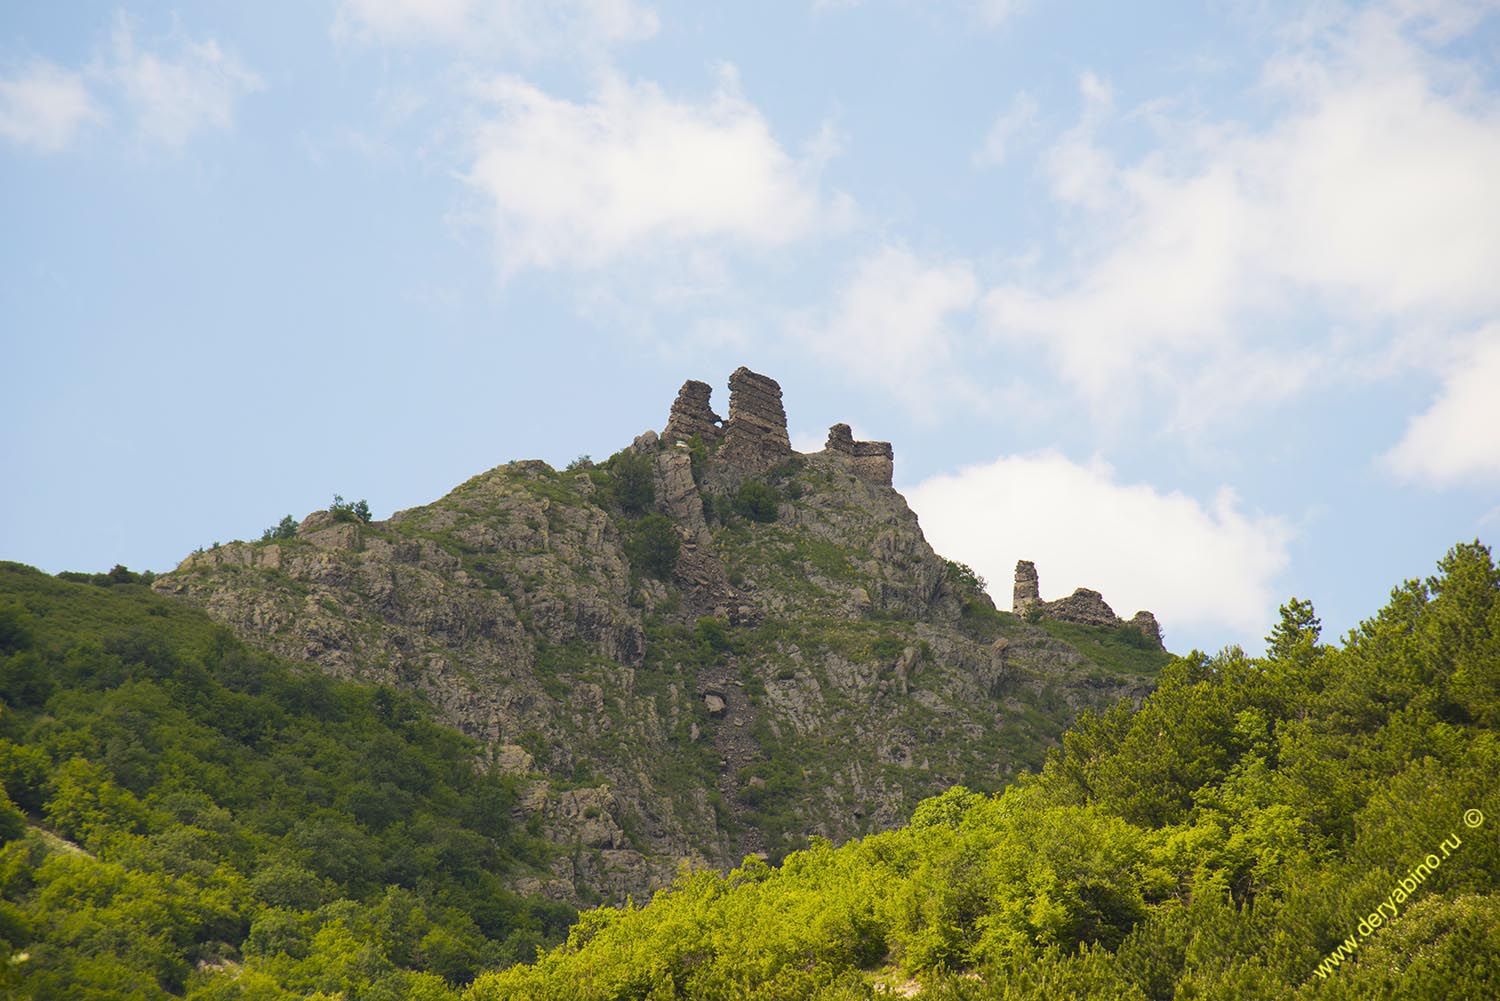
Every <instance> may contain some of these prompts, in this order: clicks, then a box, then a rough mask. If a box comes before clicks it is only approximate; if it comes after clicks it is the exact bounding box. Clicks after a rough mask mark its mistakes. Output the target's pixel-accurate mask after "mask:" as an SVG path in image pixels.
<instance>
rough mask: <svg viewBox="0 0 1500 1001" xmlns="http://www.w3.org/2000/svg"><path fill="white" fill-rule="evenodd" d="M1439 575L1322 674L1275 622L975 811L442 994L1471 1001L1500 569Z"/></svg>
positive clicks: (695, 889)
mask: <svg viewBox="0 0 1500 1001" xmlns="http://www.w3.org/2000/svg"><path fill="white" fill-rule="evenodd" d="M1439 570H1440V572H1439V574H1438V575H1437V576H1436V577H1433V578H1431V579H1429V580H1428V581H1426V582H1425V583H1423V582H1417V581H1411V582H1408V583H1407V584H1405V585H1403V586H1402V587H1400V588H1398V589H1397V590H1396V591H1395V592H1394V593H1393V594H1392V597H1391V601H1390V603H1389V605H1388V606H1387V607H1386V608H1385V609H1384V610H1382V611H1381V612H1380V613H1379V614H1378V615H1377V616H1376V617H1375V618H1373V619H1371V620H1369V621H1368V622H1366V623H1364V624H1363V625H1361V626H1360V627H1359V628H1358V629H1356V630H1354V631H1353V632H1352V633H1351V634H1350V635H1349V637H1348V638H1347V641H1346V643H1345V645H1344V647H1343V648H1342V649H1331V648H1329V647H1326V646H1323V645H1321V644H1320V643H1319V637H1318V627H1317V620H1316V619H1315V618H1314V617H1313V615H1312V610H1311V607H1310V606H1308V605H1306V604H1305V603H1301V602H1295V601H1294V602H1292V603H1291V604H1289V605H1288V606H1286V608H1285V609H1284V610H1283V621H1282V622H1281V623H1280V624H1279V625H1278V626H1277V627H1276V629H1275V630H1274V631H1273V633H1272V635H1271V637H1269V639H1270V646H1269V652H1268V656H1267V657H1265V658H1263V659H1249V658H1246V657H1244V656H1243V655H1242V654H1240V653H1239V652H1238V651H1235V650H1229V651H1226V652H1224V653H1222V654H1220V655H1219V656H1217V657H1213V658H1209V657H1205V656H1202V655H1199V654H1194V655H1192V656H1189V657H1186V658H1182V659H1180V660H1178V661H1176V662H1175V663H1174V664H1172V665H1171V666H1170V667H1169V668H1168V669H1167V671H1166V672H1164V674H1163V676H1162V679H1161V685H1160V688H1159V689H1158V691H1157V692H1156V693H1155V694H1153V695H1152V696H1151V697H1150V698H1149V699H1147V700H1146V702H1145V704H1144V705H1143V706H1142V707H1141V708H1140V710H1139V711H1138V712H1132V711H1131V710H1130V708H1129V707H1128V706H1124V705H1122V706H1121V707H1119V708H1118V709H1115V710H1112V711H1109V712H1107V713H1105V714H1103V715H1102V716H1090V717H1086V718H1085V719H1083V720H1082V721H1080V723H1079V724H1078V725H1077V726H1076V727H1074V728H1073V729H1072V730H1071V731H1070V732H1069V734H1068V735H1067V737H1066V738H1065V740H1064V743H1063V747H1062V749H1061V750H1060V751H1059V752H1058V753H1055V754H1054V755H1053V756H1052V757H1051V758H1050V760H1049V761H1048V762H1047V765H1046V767H1045V769H1044V770H1043V771H1042V772H1041V773H1040V774H1039V775H1036V776H1031V777H1026V778H1023V779H1021V780H1020V781H1017V782H1016V783H1014V784H1012V785H1011V786H1010V787H1009V788H1007V789H1006V790H1005V791H1004V792H1002V793H1000V794H998V795H996V796H993V797H987V796H982V795H978V794H975V793H970V792H968V791H966V790H964V789H962V788H957V789H953V790H951V791H949V792H948V793H946V794H945V795H943V796H940V797H938V798H936V799H930V800H928V801H926V802H924V803H923V804H922V805H921V806H920V807H919V808H918V809H917V810H916V812H915V814H914V816H913V817H912V820H911V823H910V824H909V825H908V826H906V827H904V828H901V829H899V830H894V831H890V832H886V833H882V834H876V835H872V836H869V837H866V838H864V839H863V840H861V841H857V842H851V843H849V844H846V845H844V846H842V847H838V848H835V847H833V846H832V845H830V844H827V843H819V844H815V845H814V847H813V848H811V849H810V850H807V851H803V852H798V853H794V854H792V855H790V856H788V857H787V859H786V861H785V864H784V865H783V866H781V867H780V868H777V869H772V868H769V867H767V866H765V865H763V864H761V863H758V862H754V861H751V862H747V864H746V865H745V866H744V867H742V868H740V869H738V870H736V871H734V872H732V873H730V874H728V875H718V874H715V873H712V872H697V873H692V874H685V875H683V876H682V877H681V878H679V880H678V882H677V883H676V885H675V886H674V887H673V888H672V889H671V890H670V891H666V892H663V893H660V894H658V895H657V896H656V897H655V899H654V900H653V901H652V902H651V903H650V904H649V905H647V906H644V907H641V908H638V909H635V908H627V909H624V910H613V909H600V910H595V911H591V912H588V913H585V914H584V915H583V916H582V918H581V920H580V922H579V923H578V925H576V926H575V927H574V929H573V931H572V933H571V935H570V937H569V940H568V942H567V943H566V944H565V945H564V946H562V947H560V948H558V949H556V950H555V951H553V952H551V953H549V954H547V955H546V956H544V957H543V958H542V959H541V961H540V962H538V963H537V964H535V965H533V966H527V967H513V968H511V969H509V970H506V971H503V972H497V973H489V974H485V975H483V976H481V977H480V978H479V979H478V980H477V981H476V982H475V984H474V985H473V986H472V988H471V989H470V990H469V992H468V993H467V994H466V995H465V997H466V998H467V999H469V1001H499V999H512V998H535V999H542V998H546V999H575V998H576V999H592V998H601V999H602V998H652V999H662V998H694V999H726V1001H727V999H730V998H735V999H741V998H759V999H773V998H775V999H786V1001H792V999H802V998H828V999H833V998H838V999H844V998H866V997H876V996H881V995H882V994H883V993H885V992H887V991H888V990H894V989H901V990H903V991H905V992H911V991H914V990H915V989H916V988H917V986H918V985H921V986H922V987H924V988H925V989H924V990H923V991H922V994H921V996H923V997H929V998H939V999H970V998H973V999H980V998H1004V999H1022V998H1027V999H1030V998H1035V999H1052V998H1064V997H1081V998H1111V999H1132V1001H1136V999H1168V998H1225V999H1230V998H1233V999H1245V998H1303V997H1306V998H1370V999H1375V998H1411V999H1428V998H1473V999H1479V998H1485V999H1489V998H1494V997H1496V996H1497V994H1500V833H1497V832H1500V796H1497V791H1500V789H1497V785H1500V735H1497V733H1496V727H1497V724H1500V572H1497V569H1496V567H1495V565H1494V562H1493V560H1492V558H1491V555H1490V553H1489V551H1488V550H1487V549H1486V548H1484V547H1482V546H1480V545H1479V544H1477V543H1475V544H1472V545H1463V546H1459V547H1457V548H1455V549H1454V550H1453V551H1451V552H1450V553H1449V554H1448V555H1447V557H1446V558H1445V559H1444V560H1442V561H1441V563H1440V564H1439ZM1474 810H1477V811H1481V812H1482V814H1483V816H1484V819H1483V820H1482V822H1479V823H1478V826H1470V825H1471V823H1472V822H1473V821H1475V820H1476V819H1477V817H1478V815H1476V814H1473V813H1468V814H1467V816H1468V822H1466V820H1465V816H1466V812H1467V811H1474ZM1429 855H1433V856H1434V857H1435V858H1436V859H1437V864H1436V865H1433V864H1432V861H1433V860H1432V859H1429V858H1428V856H1429ZM1418 866H1423V867H1424V868H1422V869H1417V867H1418ZM1403 881H1405V882H1403ZM1407 887H1410V888H1409V889H1408V888H1407ZM1397 890H1400V891H1401V892H1399V893H1398V892H1396V891H1397ZM1382 904H1384V905H1385V908H1386V909H1385V910H1382V907H1381V905H1382ZM1391 911H1394V912H1395V913H1396V915H1397V916H1396V917H1395V918H1394V919H1391V918H1390V912H1391ZM1372 914H1375V915H1378V916H1379V917H1380V922H1381V923H1380V924H1379V925H1378V926H1376V925H1374V924H1372V923H1371V922H1370V920H1369V917H1368V916H1369V915H1372ZM1361 921H1364V922H1365V924H1364V925H1361ZM1361 929H1363V930H1361Z"/></svg>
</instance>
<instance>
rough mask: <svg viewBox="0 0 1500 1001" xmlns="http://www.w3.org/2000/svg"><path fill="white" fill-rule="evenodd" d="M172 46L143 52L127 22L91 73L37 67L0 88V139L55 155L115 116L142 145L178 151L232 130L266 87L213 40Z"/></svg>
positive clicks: (119, 21) (120, 22)
mask: <svg viewBox="0 0 1500 1001" xmlns="http://www.w3.org/2000/svg"><path fill="white" fill-rule="evenodd" d="M165 44H166V46H167V49H164V50H162V51H157V50H153V49H148V48H143V47H141V46H140V45H138V44H137V42H136V39H135V32H134V30H133V29H132V27H131V24H130V21H129V20H128V19H127V18H126V17H125V16H124V15H123V14H120V15H117V16H116V18H115V23H114V29H113V32H112V33H111V38H110V47H109V49H108V51H107V52H102V53H98V54H96V55H95V57H94V59H93V60H92V61H91V62H90V63H89V65H87V66H85V67H83V68H81V69H65V68H62V67H59V66H56V65H54V64H52V63H47V62H37V63H33V64H32V65H31V66H29V67H28V68H27V69H26V70H24V71H23V72H21V73H20V74H18V75H17V76H15V77H12V78H10V79H6V80H0V136H3V137H4V138H6V139H9V140H10V141H11V142H14V143H17V144H18V145H22V146H28V147H30V148H32V149H34V150H36V151H38V152H42V153H56V152H59V151H61V150H64V149H66V148H68V147H69V146H71V145H72V144H73V143H74V142H75V141H76V140H77V139H78V138H79V137H80V136H81V135H82V134H83V133H84V131H85V130H86V129H87V128H88V127H90V126H98V125H102V124H104V123H105V122H106V121H107V120H108V119H109V118H110V117H113V116H112V114H111V111H112V112H114V113H116V114H119V115H122V116H124V117H127V118H133V119H134V121H135V123H136V132H137V135H138V137H139V139H141V140H142V141H144V142H146V143H148V144H153V145H155V144H160V145H164V146H168V147H174V148H176V147H181V146H182V145H183V144H184V143H186V142H187V140H188V139H189V138H190V137H191V136H192V135H193V133H195V132H199V131H201V130H203V129H210V128H211V129H227V128H229V127H230V125H231V124H233V120H234V105H235V102H236V101H238V100H239V99H240V98H241V97H243V96H244V95H245V94H248V93H250V92H252V91H256V90H260V89H261V88H262V86H263V85H262V83H261V80H260V78H259V77H258V76H256V75H255V74H254V73H252V72H251V71H250V70H248V69H247V68H245V66H244V65H243V64H242V63H241V62H240V61H239V60H238V59H237V58H235V57H234V56H233V55H231V54H229V53H226V52H225V51H224V50H223V49H221V48H220V47H219V43H218V42H216V41H214V40H213V39H211V38H210V39H206V40H203V41H198V40H196V39H192V38H188V37H186V36H184V35H181V34H179V33H177V32H175V31H174V33H173V34H172V36H171V37H169V38H168V39H166V40H165ZM95 90H98V91H99V92H101V94H102V96H96V95H95ZM106 106H108V107H109V108H110V109H111V111H106Z"/></svg>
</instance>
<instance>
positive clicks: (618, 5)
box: [333, 0, 659, 57]
mask: <svg viewBox="0 0 1500 1001" xmlns="http://www.w3.org/2000/svg"><path fill="white" fill-rule="evenodd" d="M658 26H659V25H658V21H657V17H656V12H655V11H653V10H652V9H651V8H650V7H646V6H643V5H641V4H637V3H634V2H632V0H344V2H343V3H342V4H341V5H340V6H339V10H338V14H337V15H336V17H335V20H334V29H333V30H334V35H335V37H343V38H355V39H359V40H361V41H367V42H382V43H386V44H410V43H413V42H417V43H428V44H440V45H450V46H455V47H459V48H463V49H467V50H470V51H479V50H484V51H487V52H489V53H491V54H499V53H517V54H520V55H524V56H531V57H536V56H541V55H545V54H549V53H554V52H559V51H571V52H577V51H584V52H587V51H591V50H603V49H605V48H607V47H609V46H613V45H618V44H622V43H626V42H635V41H640V40H641V39H645V38H650V37H651V36H652V35H654V34H656V31H657V28H658Z"/></svg>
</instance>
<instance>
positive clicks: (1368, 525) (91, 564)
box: [0, 0, 1500, 650]
mask: <svg viewBox="0 0 1500 1001" xmlns="http://www.w3.org/2000/svg"><path fill="white" fill-rule="evenodd" d="M1149 6H1150V9H1149V11H1142V10H1139V9H1136V8H1138V7H1139V5H1124V4H1101V3H1095V4H1081V3H1049V4H1043V3H1040V2H1027V0H930V2H925V3H923V2H916V0H864V2H859V0H822V2H811V0H809V2H802V3H779V4H754V5H750V4H741V5H728V4H693V3H683V4H672V3H651V2H648V0H557V2H543V0H328V2H324V3H305V2H298V3H291V2H283V3H270V2H268V3H262V4H255V5H244V4H231V3H223V2H203V3H196V4H182V5H178V6H168V5H161V4H154V3H133V4H129V5H125V6H121V5H118V4H111V3H106V4H96V3H87V2H76V3H69V4H66V5H63V4H33V5H7V6H6V8H5V9H4V10H3V11H0V337H3V349H4V353H3V357H4V359H5V363H4V365H3V366H0V418H3V422H0V454H3V457H4V468H5V470H6V477H5V479H6V484H5V488H4V490H3V491H0V558H7V559H14V560H20V561H23V562H27V563H31V564H34V565H37V566H40V567H42V568H43V569H45V570H48V571H58V570H63V569H86V570H95V569H107V568H108V567H109V566H111V565H113V564H115V563H117V562H119V563H125V564H127V565H128V566H131V567H132V568H136V569H148V568H150V569H156V570H164V569H168V568H170V567H172V566H174V565H175V564H176V563H177V562H178V560H180V559H181V558H182V557H183V556H184V555H186V554H187V553H188V552H190V551H191V550H192V549H194V548H195V547H197V546H206V545H208V544H210V543H212V542H214V541H216V540H223V541H227V540H229V539H232V538H254V537H258V536H259V533H260V530H261V529H262V528H264V527H265V526H267V525H270V524H273V523H274V522H275V521H277V520H278V519H279V518H280V517H281V516H282V515H283V514H286V513H288V512H291V513H292V514H294V515H295V516H298V517H300V516H301V515H303V514H305V513H306V512H307V511H309V510H313V509H315V508H319V507H323V506H326V505H327V503H328V501H329V499H330V498H331V496H332V495H333V494H334V493H336V492H337V493H340V494H343V495H344V496H346V497H349V498H358V497H364V498H368V499H369V502H370V504H371V507H372V508H373V509H374V511H375V513H376V515H377V516H385V515H387V514H389V513H390V512H392V511H394V510H397V509H399V508H402V507H408V506H412V505H415V504H420V503H424V502H427V501H429V500H432V499H434V498H436V497H438V496H440V495H441V494H442V493H444V492H445V491H446V490H447V489H448V488H449V487H451V486H453V485H455V484H457V483H459V482H461V481H462V480H464V479H465V478H467V477H468V476H470V475H472V474H474V473H476V472H479V471H481V470H483V469H487V468H489V467H491V466H494V465H497V464H499V463H501V462H504V461H508V460H510V459H514V458H526V457H540V458H544V459H547V460H548V461H550V462H553V463H554V464H557V465H561V464H563V463H565V462H566V461H568V460H569V459H571V458H573V457H574V456H576V455H578V454H581V453H590V454H593V455H595V456H596V457H597V456H603V455H607V454H609V453H610V452H612V451H614V450H615V449H617V448H619V447H620V446H622V445H624V444H626V443H628V441H629V440H630V438H631V437H633V436H634V435H635V434H636V433H638V432H639V431H641V430H644V429H646V428H648V427H655V428H660V427H661V426H662V425H663V424H664V423H665V419H666V413H667V408H668V406H669V405H670V403H671V400H672V398H673V395H674V394H675V392H676V389H677V387H678V386H679V385H680V384H681V382H682V381H683V380H684V379H687V378H702V379H705V380H706V381H708V382H710V383H712V384H713V385H714V386H715V387H716V397H715V401H716V403H717V404H718V406H719V409H720V411H721V412H723V410H724V408H725V406H726V405H727V398H726V397H727V389H726V388H725V386H724V383H725V379H726V377H727V375H728V373H729V372H730V371H732V370H733V369H734V368H735V367H737V366H739V365H741V364H748V365H750V366H751V367H752V368H755V369H757V370H759V371H762V372H765V373H767V374H769V375H772V376H773V377H775V378H777V379H778V380H779V381H780V382H781V384H782V387H783V390H784V393H785V402H786V405H787V410H788V413H789V417H790V423H791V429H792V432H793V437H794V441H795V442H796V443H797V444H798V445H799V447H803V448H816V447H821V443H822V440H823V437H824V435H825V433H826V429H827V427H828V425H829V424H831V423H833V422H835V421H848V422H849V423H851V424H852V425H853V426H854V428H855V430H856V433H857V434H859V435H860V436H863V437H870V438H882V439H889V440H891V441H892V442H893V443H894V444H895V450H896V480H897V486H898V487H900V488H901V489H903V490H904V491H905V492H906V493H907V495H908V497H909V498H910V499H911V500H912V503H913V506H914V507H915V508H916V510H917V512H918V514H919V515H920V516H921V518H922V522H923V525H924V527H925V528H926V530H927V532H928V535H929V538H930V539H931V540H932V541H933V543H934V545H935V546H937V548H938V549H939V551H940V552H942V553H943V554H944V555H947V556H950V557H952V558H956V559H960V560H964V561H966V562H969V563H971V564H973V565H974V566H975V567H976V568H978V569H979V570H980V572H981V573H983V574H985V575H986V576H987V577H988V578H989V579H990V580H991V581H992V593H994V594H995V597H996V599H997V602H998V603H999V604H1000V606H1001V607H1008V604H1009V582H1010V572H1011V567H1013V565H1014V563H1015V561H1016V560H1017V559H1022V558H1025V559H1032V560H1035V561H1036V563H1037V565H1038V568H1039V571H1040V575H1041V584H1042V593H1043V596H1044V597H1048V598H1051V597H1056V596H1060V595H1062V594H1065V593H1067V592H1069V591H1071V590H1072V589H1073V588H1074V587H1077V586H1090V587H1095V588H1097V589H1099V590H1101V591H1102V592H1103V593H1104V596H1105V598H1106V600H1108V601H1110V602H1111V604H1113V605H1114V606H1115V608H1116V610H1117V611H1118V612H1120V613H1122V614H1124V615H1126V616H1128V615H1129V614H1131V613H1132V612H1133V611H1134V610H1135V609H1137V608H1151V609H1153V610H1154V611H1155V612H1156V613H1157V615H1158V616H1159V618H1160V619H1161V620H1162V622H1163V625H1164V627H1165V630H1166V634H1167V640H1168V645H1169V646H1170V647H1171V648H1173V649H1176V650H1185V649H1187V648H1189V647H1193V646H1198V647H1202V648H1205V649H1217V648H1218V647H1220V646H1222V645H1225V644H1227V643H1232V642H1239V643H1243V644H1245V645H1246V646H1247V647H1249V648H1251V649H1257V648H1258V647H1259V637H1260V636H1262V635H1263V634H1264V633H1265V632H1266V631H1267V629H1268V628H1269V627H1270V625H1271V624H1272V623H1273V622H1274V620H1275V615H1276V607H1277V605H1278V604H1280V603H1281V602H1282V601H1284V600H1285V599H1286V598H1287V597H1288V596H1289V595H1293V594H1295V595H1298V596H1301V597H1304V598H1310V599H1311V600H1312V601H1313V602H1314V604H1315V605H1316V606H1317V608H1318V610H1319V612H1320V613H1321V614H1322V616H1323V620H1324V624H1325V630H1326V631H1327V633H1328V635H1330V637H1332V636H1336V635H1338V634H1340V633H1342V632H1343V631H1345V630H1347V629H1348V628H1350V627H1351V626H1353V625H1354V624H1355V623H1356V622H1357V621H1358V620H1359V619H1360V618H1362V617H1364V616H1367V615H1369V614H1372V613H1373V612H1374V611H1375V610H1376V609H1378V607H1379V606H1380V605H1381V604H1382V603H1383V602H1384V600H1385V597H1386V595H1387V593H1388V591H1389V589H1390V587H1391V586H1392V585H1394V584H1396V583H1397V582H1399V581H1400V580H1403V579H1406V578H1408V577H1414V576H1420V575H1424V574H1426V573H1428V572H1430V571H1431V570H1432V566H1433V563H1434V561H1435V560H1437V559H1438V558H1439V557H1441V555H1442V554H1443V552H1444V551H1445V550H1446V549H1447V548H1448V547H1449V546H1450V545H1452V544H1453V543H1455V542H1457V541H1461V540H1468V539H1472V538H1475V537H1479V538H1481V539H1484V540H1486V541H1488V540H1490V539H1492V538H1493V537H1494V535H1495V534H1496V530H1497V528H1500V394H1497V392H1496V391H1495V387H1496V386H1500V270H1497V262H1500V60H1497V58H1496V53H1497V52H1500V9H1497V8H1500V4H1496V3H1493V2H1439V0H1388V2H1384V3H1375V4H1368V5H1345V4H1337V3H1326V4H1316V5H1287V4H1277V3H1269V2H1250V0H1245V2H1223V3H1212V4H1176V5H1173V4H1159V5H1149Z"/></svg>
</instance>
